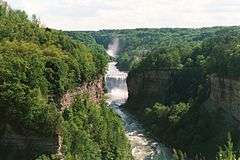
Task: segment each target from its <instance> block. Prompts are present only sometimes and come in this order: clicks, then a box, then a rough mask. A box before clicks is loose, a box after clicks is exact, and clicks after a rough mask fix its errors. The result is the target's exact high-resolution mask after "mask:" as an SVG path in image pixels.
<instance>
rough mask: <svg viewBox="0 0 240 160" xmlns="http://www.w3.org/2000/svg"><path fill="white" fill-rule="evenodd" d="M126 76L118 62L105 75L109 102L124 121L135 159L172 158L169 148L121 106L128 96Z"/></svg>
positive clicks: (164, 159) (111, 65) (165, 159)
mask: <svg viewBox="0 0 240 160" xmlns="http://www.w3.org/2000/svg"><path fill="white" fill-rule="evenodd" d="M126 78H127V73H126V72H121V71H119V70H118V69H117V67H116V62H110V63H109V64H108V71H107V74H106V76H105V84H106V88H107V92H108V93H107V96H108V100H107V102H108V104H109V105H110V106H111V107H112V108H113V110H114V111H115V112H116V113H117V114H118V115H119V116H120V117H121V118H122V120H123V122H124V125H125V131H126V136H127V137H128V139H129V141H130V144H131V147H132V155H133V157H134V159H135V160H172V158H171V156H170V154H169V152H168V148H166V147H165V146H164V145H162V144H160V143H158V142H156V141H154V140H153V139H150V138H148V137H147V136H146V132H145V131H144V128H143V127H142V125H141V124H140V123H139V122H138V121H137V120H136V119H135V118H134V116H133V115H131V114H130V113H128V112H127V111H126V110H124V107H120V106H121V105H122V104H124V103H125V102H126V100H127V98H128V90H127V84H126Z"/></svg>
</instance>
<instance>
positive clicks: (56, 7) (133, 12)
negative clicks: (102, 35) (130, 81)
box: [6, 0, 240, 30]
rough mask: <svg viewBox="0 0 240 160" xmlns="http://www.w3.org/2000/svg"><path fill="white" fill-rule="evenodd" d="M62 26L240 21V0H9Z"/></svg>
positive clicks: (89, 27)
mask: <svg viewBox="0 0 240 160" xmlns="http://www.w3.org/2000/svg"><path fill="white" fill-rule="evenodd" d="M6 1H7V2H8V3H9V4H10V6H11V7H12V8H15V9H22V10H25V11H26V12H27V13H28V14H29V15H31V14H36V15H37V16H38V17H39V18H40V19H41V22H42V23H43V24H44V25H45V26H48V27H51V28H56V29H62V30H99V29H123V28H160V27H206V26H220V25H224V26H227V25H228V26H229V25H240V0H6Z"/></svg>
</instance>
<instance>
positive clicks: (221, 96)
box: [127, 70, 240, 122]
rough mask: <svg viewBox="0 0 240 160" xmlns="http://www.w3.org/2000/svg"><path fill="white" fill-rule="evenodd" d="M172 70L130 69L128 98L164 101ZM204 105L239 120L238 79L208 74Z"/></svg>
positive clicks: (129, 99) (167, 94)
mask: <svg viewBox="0 0 240 160" xmlns="http://www.w3.org/2000/svg"><path fill="white" fill-rule="evenodd" d="M174 74H175V72H174V71H172V70H169V71H167V70H150V71H133V72H132V71H131V72H130V73H129V76H128V78H127V85H128V92H129V98H128V101H127V103H128V104H130V105H131V103H132V102H136V103H138V102H139V103H142V102H143V101H144V102H146V104H149V102H148V99H156V100H157V101H159V102H160V101H164V100H165V99H166V98H167V97H168V96H170V86H171V82H172V76H173V75H174ZM204 105H205V106H206V107H210V106H213V107H215V108H218V109H223V110H224V111H225V112H226V113H228V114H230V115H231V116H232V117H233V118H234V119H235V120H237V121H239V122H240V79H239V78H236V79H233V78H220V77H217V76H215V75H211V76H210V95H209V98H208V99H207V101H206V102H205V103H204Z"/></svg>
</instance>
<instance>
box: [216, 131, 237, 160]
mask: <svg viewBox="0 0 240 160" xmlns="http://www.w3.org/2000/svg"><path fill="white" fill-rule="evenodd" d="M239 159H240V158H237V156H236V154H235V152H234V149H233V143H232V139H231V135H230V134H229V135H228V141H227V144H226V145H225V146H224V149H222V148H220V151H219V153H218V156H217V160H239Z"/></svg>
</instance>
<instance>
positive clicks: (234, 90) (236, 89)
mask: <svg viewBox="0 0 240 160" xmlns="http://www.w3.org/2000/svg"><path fill="white" fill-rule="evenodd" d="M210 81H211V90H210V96H209V101H211V102H212V103H214V104H215V105H216V106H217V107H220V108H221V109H223V110H225V111H226V112H228V113H230V114H231V115H232V116H233V117H234V118H235V119H236V120H238V121H239V122H240V79H238V78H237V79H233V78H220V77H217V76H214V75H212V76H211V77H210Z"/></svg>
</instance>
